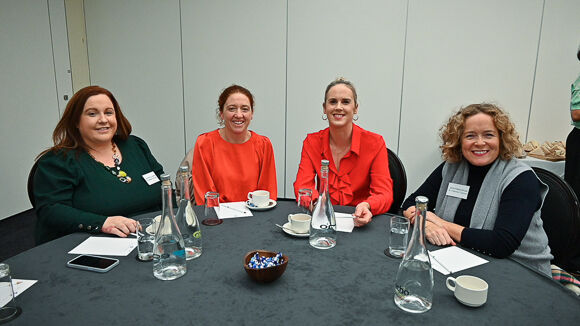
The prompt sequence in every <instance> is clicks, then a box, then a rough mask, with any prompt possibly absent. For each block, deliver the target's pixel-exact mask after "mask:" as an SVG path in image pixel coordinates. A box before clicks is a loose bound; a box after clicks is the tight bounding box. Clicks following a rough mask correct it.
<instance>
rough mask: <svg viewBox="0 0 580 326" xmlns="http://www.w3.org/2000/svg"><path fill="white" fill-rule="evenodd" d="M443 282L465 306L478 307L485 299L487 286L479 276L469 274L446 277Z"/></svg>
mask: <svg viewBox="0 0 580 326" xmlns="http://www.w3.org/2000/svg"><path fill="white" fill-rule="evenodd" d="M445 284H446V285H447V288H448V289H449V290H451V291H453V293H454V294H455V298H456V299H457V300H458V301H459V302H461V303H463V304H464V305H466V306H469V307H479V306H481V305H483V304H484V303H485V302H486V301H487V290H488V288H489V286H488V285H487V282H485V281H484V280H482V279H480V278H479V277H475V276H470V275H461V276H459V277H457V278H453V277H448V278H447V280H446V281H445ZM451 284H453V285H451Z"/></svg>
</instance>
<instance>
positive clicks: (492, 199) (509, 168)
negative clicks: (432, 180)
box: [435, 159, 554, 276]
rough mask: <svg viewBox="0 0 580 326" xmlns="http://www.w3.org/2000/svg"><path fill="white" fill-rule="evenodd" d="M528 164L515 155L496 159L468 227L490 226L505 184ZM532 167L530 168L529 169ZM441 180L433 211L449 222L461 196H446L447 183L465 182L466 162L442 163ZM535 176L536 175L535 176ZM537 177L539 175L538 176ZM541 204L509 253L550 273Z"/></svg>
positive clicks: (544, 187) (544, 190) (543, 192)
mask: <svg viewBox="0 0 580 326" xmlns="http://www.w3.org/2000/svg"><path fill="white" fill-rule="evenodd" d="M528 170H531V168H530V167H529V166H528V165H526V164H524V163H522V162H520V161H518V160H517V159H511V160H501V159H497V160H496V161H495V162H494V163H493V164H492V166H491V168H490V169H489V171H488V172H487V174H486V175H485V178H484V179H483V183H482V184H481V189H480V190H479V195H478V196H477V199H476V201H475V205H474V206H473V212H472V214H471V222H470V223H469V227H470V228H474V229H485V230H492V229H493V227H494V225H495V220H496V218H497V215H498V209H499V203H500V199H501V195H502V193H503V191H504V190H505V188H506V187H507V186H508V185H509V184H510V183H511V182H512V181H513V180H514V179H515V177H517V176H518V175H520V174H521V173H522V172H524V171H528ZM532 171H533V170H532ZM442 177H443V179H442V182H441V186H440V187H439V194H438V195H437V203H436V206H435V208H436V210H437V215H438V216H439V217H441V218H443V219H444V220H446V221H449V222H453V220H454V218H455V212H456V211H457V207H458V206H459V203H460V202H461V200H462V199H461V198H457V197H451V196H446V193H447V188H448V186H449V183H456V184H461V185H466V184H467V179H468V177H469V164H468V163H467V162H466V161H465V160H462V161H461V162H459V163H445V165H444V166H443V172H442ZM536 177H537V176H536ZM538 180H539V179H538ZM540 184H541V197H542V205H543V203H544V198H545V197H546V194H547V193H548V186H547V185H546V184H544V183H543V182H541V181H540ZM540 212H541V207H540V209H538V210H537V211H536V212H534V216H533V217H532V221H531V223H530V226H529V228H528V231H527V233H526V235H525V236H524V238H523V239H522V242H521V243H520V246H519V247H518V249H516V251H514V253H513V254H512V255H511V257H512V258H514V259H515V260H518V261H520V262H522V263H524V264H526V265H528V266H531V267H533V268H536V269H538V270H540V271H541V272H543V273H544V274H546V275H550V276H551V270H550V260H551V259H553V258H554V257H553V256H552V255H551V254H550V247H549V246H548V237H547V236H546V232H545V231H544V228H543V227H542V225H543V223H542V219H541V217H540Z"/></svg>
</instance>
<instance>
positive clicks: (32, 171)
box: [26, 160, 38, 208]
mask: <svg viewBox="0 0 580 326" xmlns="http://www.w3.org/2000/svg"><path fill="white" fill-rule="evenodd" d="M37 168H38V160H36V161H34V164H33V165H32V168H31V169H30V172H29V173H28V184H27V187H26V188H27V191H28V200H30V203H31V204H32V207H33V208H35V207H36V206H35V205H34V175H35V174H36V169H37Z"/></svg>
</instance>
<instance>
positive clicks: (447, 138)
mask: <svg viewBox="0 0 580 326" xmlns="http://www.w3.org/2000/svg"><path fill="white" fill-rule="evenodd" d="M478 113H484V114H487V115H489V116H490V117H491V118H492V119H493V123H494V124H495V127H496V128H497V130H498V131H499V139H500V148H499V157H500V158H501V159H504V160H509V159H511V158H513V157H514V156H516V155H518V154H519V153H521V151H522V143H521V142H520V139H519V135H518V133H517V131H516V128H515V126H514V124H513V122H511V120H510V118H509V116H508V115H507V113H505V112H504V111H503V110H502V109H501V108H499V107H498V106H496V105H494V104H490V103H479V104H471V105H468V106H466V107H463V108H461V109H459V111H457V112H456V113H455V114H454V115H452V116H451V117H450V118H449V121H447V123H446V124H445V125H443V126H442V127H441V129H440V130H439V133H440V136H441V140H442V142H443V144H442V145H441V146H440V148H441V152H442V154H441V155H442V157H443V159H444V160H445V161H447V162H449V163H457V162H459V161H461V160H462V159H463V154H462V152H461V138H462V136H463V131H464V129H465V120H466V119H467V118H469V117H471V116H474V115H476V114H478Z"/></svg>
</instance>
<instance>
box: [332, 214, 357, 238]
mask: <svg viewBox="0 0 580 326" xmlns="http://www.w3.org/2000/svg"><path fill="white" fill-rule="evenodd" d="M334 217H335V218H336V231H340V232H349V233H350V232H352V229H354V220H353V215H352V214H350V213H339V212H334Z"/></svg>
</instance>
